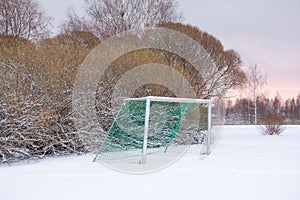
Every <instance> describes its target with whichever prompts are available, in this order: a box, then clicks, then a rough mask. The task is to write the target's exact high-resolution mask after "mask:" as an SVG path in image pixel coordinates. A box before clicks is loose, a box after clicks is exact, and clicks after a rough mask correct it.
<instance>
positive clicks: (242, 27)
mask: <svg viewBox="0 0 300 200" xmlns="http://www.w3.org/2000/svg"><path fill="white" fill-rule="evenodd" d="M38 2H40V3H41V5H42V7H43V8H44V9H45V11H46V12H47V14H48V15H50V16H51V17H52V19H53V21H52V24H53V30H54V31H53V32H54V33H55V32H57V31H58V27H59V25H60V24H61V23H62V22H63V21H64V19H65V17H66V11H67V10H68V9H69V8H73V9H74V10H75V11H76V12H77V13H79V14H80V15H83V14H84V0H38ZM179 9H180V10H181V11H182V14H183V17H184V21H183V22H184V23H187V24H191V25H194V26H197V27H198V28H200V29H201V30H203V31H206V32H208V33H210V34H212V35H213V36H215V37H216V38H218V39H219V40H220V41H221V42H222V43H223V45H224V48H225V49H234V50H235V51H237V52H238V53H239V54H240V55H241V58H242V60H243V69H245V70H246V69H247V67H249V66H250V65H253V64H257V65H258V68H259V70H260V71H261V72H262V73H265V74H267V85H266V87H265V94H266V95H268V96H269V97H273V96H274V95H275V94H276V93H277V92H278V93H279V94H280V95H281V97H282V98H283V99H286V98H289V97H296V96H297V94H300V1H299V0H284V1H283V0H243V1H241V0H226V1H224V0H179Z"/></svg>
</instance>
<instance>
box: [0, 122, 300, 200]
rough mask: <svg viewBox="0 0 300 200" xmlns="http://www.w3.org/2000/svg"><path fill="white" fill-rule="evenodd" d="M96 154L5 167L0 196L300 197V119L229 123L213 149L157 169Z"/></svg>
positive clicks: (123, 199) (41, 199)
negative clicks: (269, 126) (116, 163)
mask: <svg viewBox="0 0 300 200" xmlns="http://www.w3.org/2000/svg"><path fill="white" fill-rule="evenodd" d="M92 159H93V155H85V156H71V157H60V158H50V159H45V160H42V161H38V162H35V161H31V162H29V163H21V164H14V165H13V166H7V165H2V166H0V199H1V200H10V199H13V200H48V199H51V200H52V199H55V200H60V199H62V200H83V199H84V200H93V199H105V200H106V199H118V200H127V199H128V200H135V199H138V200H140V199H151V200H153V199H155V200H157V199H164V200H166V199H172V200H174V199H207V200H208V199H209V200H227V199H228V200H241V199H242V200H247V199H249V200H259V199H261V200H277V199H278V200H300V126H298V127H296V126H289V127H287V129H286V130H285V132H283V134H282V135H280V136H263V135H261V134H259V133H258V130H257V129H256V128H255V127H253V126H226V127H225V128H224V129H223V136H222V137H221V139H220V141H219V142H218V144H217V145H216V147H215V149H214V150H213V152H212V154H211V155H210V156H208V157H206V158H205V159H203V160H200V159H197V158H196V157H195V155H192V154H187V155H186V156H184V157H183V158H181V159H180V160H179V161H177V162H176V163H175V164H173V165H172V166H170V167H168V168H166V169H164V170H162V171H159V172H156V173H151V174H145V175H130V174H123V173H119V172H115V171H113V170H110V169H108V168H106V167H104V166H102V165H101V164H99V163H93V162H91V161H92Z"/></svg>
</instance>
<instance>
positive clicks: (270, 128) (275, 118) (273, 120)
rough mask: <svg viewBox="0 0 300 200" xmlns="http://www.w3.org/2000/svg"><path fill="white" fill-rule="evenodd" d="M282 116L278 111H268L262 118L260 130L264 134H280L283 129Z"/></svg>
mask: <svg viewBox="0 0 300 200" xmlns="http://www.w3.org/2000/svg"><path fill="white" fill-rule="evenodd" d="M283 123H284V117H283V116H282V115H280V114H278V113H270V114H267V115H265V116H264V117H263V119H262V124H263V125H261V127H262V131H263V134H266V135H280V134H281V133H282V132H283V131H284V128H283Z"/></svg>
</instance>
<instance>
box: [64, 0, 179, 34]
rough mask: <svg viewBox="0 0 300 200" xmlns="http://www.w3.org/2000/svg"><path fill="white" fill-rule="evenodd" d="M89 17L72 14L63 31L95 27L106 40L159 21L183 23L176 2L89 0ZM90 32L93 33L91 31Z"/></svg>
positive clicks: (173, 0) (150, 25)
mask: <svg viewBox="0 0 300 200" xmlns="http://www.w3.org/2000/svg"><path fill="white" fill-rule="evenodd" d="M86 5H87V8H86V14H87V17H86V18H80V17H78V16H77V15H76V14H75V13H72V12H70V13H69V15H68V19H67V21H66V22H65V23H64V24H63V25H62V31H63V32H65V31H66V30H71V31H78V30H77V29H78V28H79V29H80V30H79V31H87V30H84V29H85V28H87V27H90V24H91V23H92V24H93V28H90V29H92V32H93V33H94V34H95V35H97V36H98V37H99V38H104V39H105V38H107V37H110V36H112V35H115V34H116V33H120V32H123V31H126V30H130V29H138V30H139V29H143V28H144V27H152V26H155V25H156V24H158V23H160V22H171V21H173V22H177V21H180V20H181V14H180V13H179V12H178V5H177V1H176V0H101V1H98V0H86ZM90 31H91V30H90Z"/></svg>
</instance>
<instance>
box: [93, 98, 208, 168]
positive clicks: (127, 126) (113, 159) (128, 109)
mask: <svg viewBox="0 0 300 200" xmlns="http://www.w3.org/2000/svg"><path fill="white" fill-rule="evenodd" d="M211 107H212V104H211V101H210V100H204V99H188V98H171V97H153V96H150V97H143V98H128V99H125V100H124V101H123V103H122V105H121V107H120V109H119V111H118V113H117V115H116V117H115V119H114V122H113V123H112V125H111V127H110V129H109V131H108V133H107V136H106V138H105V141H104V142H103V144H102V146H101V148H100V150H99V152H98V153H97V155H96V158H95V161H100V162H102V163H104V164H117V163H131V164H138V165H145V164H151V163H152V164H153V163H160V164H162V162H165V163H168V162H171V161H172V160H174V159H176V158H178V157H179V156H181V155H182V154H183V153H185V152H186V151H191V149H193V151H194V152H196V153H199V154H206V155H207V154H209V153H210V151H211V145H210V144H211V141H210V139H211V123H212V122H211V120H212V114H211ZM192 147H193V148H192Z"/></svg>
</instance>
